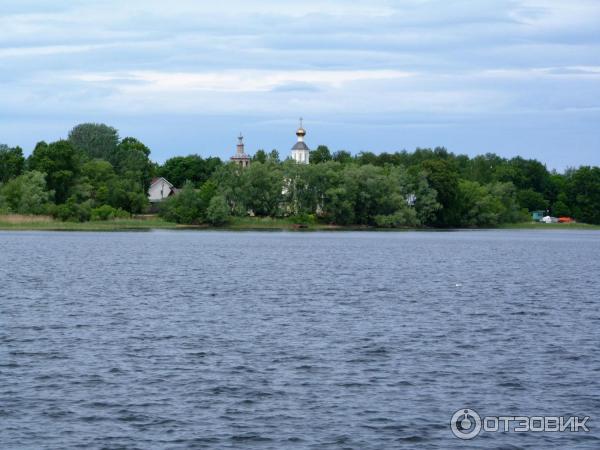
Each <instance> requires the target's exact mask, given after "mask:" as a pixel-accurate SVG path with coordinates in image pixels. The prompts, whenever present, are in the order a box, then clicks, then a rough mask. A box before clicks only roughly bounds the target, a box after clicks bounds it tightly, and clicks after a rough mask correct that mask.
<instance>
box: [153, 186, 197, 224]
mask: <svg viewBox="0 0 600 450" xmlns="http://www.w3.org/2000/svg"><path fill="white" fill-rule="evenodd" d="M202 206H203V205H202V199H201V198H200V195H199V194H198V193H197V192H196V190H195V189H194V185H193V184H192V183H191V182H189V181H188V182H187V183H185V185H184V186H183V189H181V191H180V192H179V194H178V195H175V196H173V197H169V198H168V199H167V200H165V201H164V202H162V203H161V205H160V212H159V215H160V216H161V217H162V218H164V219H165V220H167V221H169V222H175V223H182V224H194V223H200V222H202V219H203V208H202Z"/></svg>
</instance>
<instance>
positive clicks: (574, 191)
mask: <svg viewBox="0 0 600 450" xmlns="http://www.w3.org/2000/svg"><path fill="white" fill-rule="evenodd" d="M568 189H569V199H570V205H571V211H572V213H573V215H574V216H575V218H576V219H577V220H578V221H580V222H586V223H592V224H600V167H589V166H584V167H580V168H579V169H578V170H576V171H574V172H573V173H572V174H571V176H570V179H569V188H568Z"/></svg>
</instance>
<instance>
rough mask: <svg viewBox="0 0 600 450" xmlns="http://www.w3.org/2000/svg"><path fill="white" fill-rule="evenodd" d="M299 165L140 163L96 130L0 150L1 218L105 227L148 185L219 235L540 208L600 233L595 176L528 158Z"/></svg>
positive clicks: (428, 156)
mask: <svg viewBox="0 0 600 450" xmlns="http://www.w3.org/2000/svg"><path fill="white" fill-rule="evenodd" d="M310 162H311V164H309V165H300V164H296V163H294V162H293V161H291V160H289V159H285V160H283V161H282V160H281V158H280V155H279V153H278V152H277V151H276V150H273V151H271V152H266V151H264V150H258V151H257V152H256V154H255V155H254V157H253V161H252V164H251V165H250V167H248V168H246V169H242V168H241V167H239V166H237V165H235V164H231V163H229V162H228V161H225V162H224V161H222V160H221V159H219V158H217V157H209V158H203V157H201V156H199V155H189V156H177V157H173V158H170V159H168V160H167V161H166V162H165V163H164V164H156V163H154V162H152V160H151V159H150V149H149V148H148V147H147V146H146V145H144V144H143V143H142V142H140V141H139V140H137V139H135V138H132V137H126V138H120V136H119V133H118V131H117V130H116V129H114V128H112V127H110V126H107V125H103V124H81V125H78V126H76V127H74V128H73V129H72V130H71V131H70V133H69V135H68V138H67V139H64V140H59V141H56V142H51V143H46V142H40V143H38V144H37V145H36V146H35V148H34V149H33V151H32V153H31V155H30V156H29V157H27V158H25V156H24V154H23V150H22V149H21V148H19V147H14V148H10V147H8V146H6V145H0V213H18V214H45V215H52V216H54V217H56V218H57V219H60V220H64V221H87V220H107V219H113V218H119V217H129V216H130V215H132V214H140V213H144V212H147V211H148V208H149V204H148V199H147V191H148V188H149V186H150V182H151V180H152V178H153V177H156V176H163V177H165V178H166V179H167V180H169V181H170V182H171V183H173V184H174V185H175V186H177V187H181V188H182V189H181V191H180V192H179V194H178V195H176V196H174V197H171V198H169V199H168V200H166V201H164V202H162V203H161V205H160V211H159V214H160V215H161V216H162V217H164V218H165V219H167V220H170V221H174V222H178V223H210V224H214V225H221V224H225V223H227V221H228V220H230V218H231V217H235V216H247V215H255V216H263V217H290V218H292V220H296V221H298V222H322V223H332V224H340V225H368V226H377V227H419V226H426V227H483V226H496V225H499V224H502V223H510V222H521V221H527V220H530V212H531V211H535V210H543V211H546V212H547V213H549V214H552V215H555V216H571V217H574V218H575V219H576V220H578V221H580V222H586V223H593V224H600V168H598V167H590V166H583V167H579V168H577V169H575V168H571V169H568V170H566V171H565V172H564V173H558V172H556V171H549V170H548V169H547V168H546V166H545V165H544V164H543V163H541V162H539V161H537V160H534V159H525V158H521V157H515V158H511V159H507V158H502V157H500V156H498V155H495V154H492V153H488V154H485V155H479V156H475V157H469V156H467V155H457V154H454V153H452V152H449V151H448V150H446V149H445V148H441V147H439V148H435V149H421V148H418V149H416V150H415V151H413V152H407V151H400V152H395V153H381V154H374V153H372V152H361V153H359V154H357V155H352V154H350V153H349V152H347V151H343V150H341V151H337V152H331V151H330V150H329V148H328V147H327V146H323V145H321V146H319V147H318V148H317V149H315V150H313V151H311V155H310Z"/></svg>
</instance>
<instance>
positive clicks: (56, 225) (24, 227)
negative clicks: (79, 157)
mask: <svg viewBox="0 0 600 450" xmlns="http://www.w3.org/2000/svg"><path fill="white" fill-rule="evenodd" d="M186 229H187V230H233V231H236V230H237V231H242V230H255V231H260V230H265V231H268V230H275V231H277V230H280V231H285V230H301V231H326V230H331V231H334V230H337V231H360V230H369V231H374V230H378V231H407V230H408V231H410V230H427V229H426V228H407V229H376V228H373V227H366V226H358V225H355V226H339V225H327V224H309V225H306V226H303V227H302V228H300V227H298V225H297V224H294V223H293V222H291V221H290V220H289V219H272V218H268V217H267V218H263V217H241V218H234V219H233V221H232V222H231V223H229V224H227V225H225V226H223V227H211V226H208V225H179V224H176V223H172V222H167V221H164V220H162V219H160V218H158V217H144V218H133V219H115V220H108V221H92V222H83V223H79V222H60V221H57V220H53V219H52V218H51V217H46V216H19V215H8V216H2V215H0V231H10V230H14V231H36V230H39V231H149V230H186ZM476 229H485V228H476ZM488 229H489V228H488ZM493 229H509V230H600V225H589V224H584V223H571V224H559V223H553V224H543V223H535V222H526V223H516V224H504V225H500V226H499V227H497V228H493ZM431 230H432V231H440V230H437V229H435V230H434V229H431Z"/></svg>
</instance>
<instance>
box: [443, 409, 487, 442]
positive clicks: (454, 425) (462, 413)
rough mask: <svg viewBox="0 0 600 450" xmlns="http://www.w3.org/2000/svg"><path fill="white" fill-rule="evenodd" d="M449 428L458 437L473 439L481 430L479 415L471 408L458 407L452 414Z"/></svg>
mask: <svg viewBox="0 0 600 450" xmlns="http://www.w3.org/2000/svg"><path fill="white" fill-rule="evenodd" d="M450 428H451V429H452V433H453V434H454V436H456V437H457V438H459V439H473V438H475V437H477V435H478V434H479V432H480V431H481V417H479V414H477V411H474V410H472V409H459V410H458V411H456V412H455V413H454V415H453V416H452V420H451V421H450Z"/></svg>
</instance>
